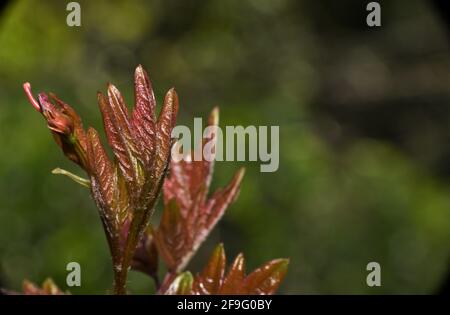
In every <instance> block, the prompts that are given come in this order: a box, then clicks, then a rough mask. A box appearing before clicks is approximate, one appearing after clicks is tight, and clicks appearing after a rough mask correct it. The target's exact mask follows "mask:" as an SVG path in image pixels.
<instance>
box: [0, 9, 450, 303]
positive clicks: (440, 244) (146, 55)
mask: <svg viewBox="0 0 450 315" xmlns="http://www.w3.org/2000/svg"><path fill="white" fill-rule="evenodd" d="M68 2H69V1H56V0H55V1H48V0H46V1H25V0H22V1H9V2H6V4H4V6H3V10H2V11H1V12H0V14H1V15H0V147H1V149H2V150H1V154H0V196H1V197H0V285H1V286H3V287H7V288H11V289H14V290H19V289H20V287H21V283H22V280H23V279H24V278H28V279H30V280H32V281H34V282H38V283H41V282H42V281H43V280H44V279H45V278H46V277H52V278H54V279H55V281H56V282H57V284H58V285H60V286H61V288H63V289H68V288H67V286H66V285H65V277H66V274H67V272H66V270H65V268H66V264H67V263H68V262H70V261H77V262H79V263H80V264H81V267H82V286H81V287H80V288H70V291H71V292H73V293H75V294H76V293H86V294H91V293H106V292H109V290H110V287H111V283H112V275H111V271H110V270H111V265H110V259H109V253H108V249H107V244H106V240H105V237H104V235H103V230H102V227H101V224H100V221H99V219H98V215H97V211H96V208H95V205H94V202H93V201H92V200H91V199H90V196H89V194H88V191H87V190H85V189H84V188H82V187H81V186H79V185H76V184H74V183H73V182H71V181H70V180H68V179H67V178H65V177H62V176H54V175H52V174H51V173H50V171H51V170H52V169H53V168H55V167H62V168H65V169H68V170H70V171H73V172H74V173H77V174H81V172H80V171H79V170H78V169H77V167H76V166H75V165H74V164H71V163H70V162H68V161H67V160H66V159H65V158H64V156H63V155H62V153H61V152H60V150H59V148H57V147H56V145H55V143H54V141H53V139H52V137H51V135H50V133H49V131H48V130H47V128H46V126H45V122H44V120H43V119H42V117H41V116H40V115H39V114H38V113H37V112H36V111H34V109H33V108H32V107H31V106H30V105H29V103H28V102H27V100H26V98H25V96H24V93H23V91H22V83H23V82H25V81H29V82H31V83H32V86H33V91H34V92H35V93H37V92H38V91H53V92H55V93H56V94H57V95H58V96H59V97H60V98H61V99H63V100H64V101H66V102H68V103H69V104H71V105H72V106H73V107H74V108H75V109H76V110H77V111H78V112H79V113H80V115H81V116H82V117H83V118H84V124H85V126H88V125H91V126H94V127H96V128H97V129H99V130H102V124H101V119H100V113H99V110H98V107H97V104H96V92H97V91H98V90H103V91H104V90H105V87H106V83H107V82H109V81H110V82H113V83H114V84H116V86H118V88H119V89H120V90H121V91H122V93H123V94H124V95H125V98H126V100H128V103H129V104H131V103H132V99H133V71H134V68H135V66H136V65H137V64H143V65H144V67H145V68H146V69H147V70H148V72H149V74H150V78H151V80H152V82H153V86H154V88H155V93H156V96H157V100H158V101H159V102H161V100H162V97H163V95H164V93H165V92H166V91H167V90H168V89H169V88H170V87H172V86H175V87H176V89H177V91H178V94H179V96H180V102H181V108H180V116H179V120H178V122H179V123H181V124H186V125H192V123H193V117H201V116H202V117H206V115H207V114H208V113H209V111H210V110H211V108H212V107H213V106H215V105H219V106H220V110H221V122H220V124H221V126H225V125H244V126H245V125H257V126H258V125H279V126H280V168H279V170H278V171H277V172H275V173H260V172H259V163H256V162H248V163H243V162H219V163H217V164H216V172H215V176H214V181H213V185H214V187H219V186H223V185H225V184H226V183H227V182H228V181H229V180H230V178H231V175H232V172H234V171H235V170H237V169H238V168H239V167H240V166H245V167H246V168H247V173H246V176H245V178H244V181H243V186H242V190H241V194H240V197H239V199H238V200H237V202H236V203H235V204H233V205H232V206H231V207H230V208H229V210H228V212H227V213H226V215H225V217H224V218H223V220H222V221H221V222H220V223H219V225H218V227H217V228H216V229H215V231H214V232H213V233H212V235H211V236H210V237H209V239H208V240H207V242H206V243H205V244H204V245H203V246H202V247H201V248H200V250H199V253H198V255H197V256H196V257H195V259H194V260H193V261H192V262H191V264H190V265H189V266H188V269H190V270H192V271H194V272H196V271H198V270H199V268H201V266H202V265H203V263H204V261H205V259H206V257H208V256H209V254H210V252H211V250H212V248H213V246H214V245H215V244H217V243H218V242H219V241H224V243H225V247H226V249H227V254H228V259H229V260H231V259H232V258H233V257H234V256H235V255H236V254H238V253H239V252H240V251H243V252H244V253H245V255H246V257H247V260H248V264H247V268H248V269H249V270H250V269H253V268H255V267H257V266H258V265H259V264H261V263H263V262H265V261H267V260H269V259H272V258H276V257H289V258H290V259H291V264H290V267H289V272H288V275H287V277H286V279H285V281H284V283H283V285H282V287H281V288H280V293H327V294H328V293H368V294H377V293H436V292H439V290H441V289H440V288H442V287H443V285H444V283H445V282H446V277H448V272H449V271H450V270H449V268H448V267H449V253H450V247H449V241H450V167H449V166H450V147H449V145H448V144H449V138H450V124H449V122H450V106H449V105H450V71H449V70H450V54H449V41H448V40H449V32H448V24H446V22H448V19H447V20H446V16H445V14H442V11H439V4H440V3H441V4H442V2H440V1H434V2H432V1H389V2H388V1H382V4H381V7H382V27H380V28H376V29H373V28H369V27H367V26H366V24H365V20H366V14H367V12H366V11H365V5H366V4H367V2H368V1H331V0H328V1H294V0H282V1H270V0H249V1H242V0H239V1H238V0H227V1H223V0H213V1H175V0H165V1H162V0H159V1H79V3H80V5H81V23H82V26H81V27H68V26H67V25H66V16H67V13H68V12H67V11H66V9H65V8H66V4H67V3H68ZM447 18H448V16H447ZM158 213H160V210H159V211H158ZM154 221H155V222H157V216H156V217H155V218H154ZM371 261H376V262H379V263H380V264H381V272H382V286H381V287H378V288H369V287H368V286H367V285H366V275H367V273H368V272H367V271H366V265H367V263H368V262H371ZM447 281H448V280H447ZM129 288H130V291H131V292H132V293H141V294H150V293H152V292H153V290H154V288H153V284H152V282H151V281H150V280H149V279H147V278H146V277H145V276H144V275H141V274H139V273H136V272H132V274H131V276H130V285H129Z"/></svg>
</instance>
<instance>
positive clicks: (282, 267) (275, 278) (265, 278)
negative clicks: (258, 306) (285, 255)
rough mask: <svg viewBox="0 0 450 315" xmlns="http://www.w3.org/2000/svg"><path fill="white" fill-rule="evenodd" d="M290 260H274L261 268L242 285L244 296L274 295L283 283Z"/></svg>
mask: <svg viewBox="0 0 450 315" xmlns="http://www.w3.org/2000/svg"><path fill="white" fill-rule="evenodd" d="M288 264H289V260H288V259H274V260H272V261H269V262H268V263H266V264H264V265H263V266H261V267H259V268H258V269H256V270H255V271H253V272H252V273H251V274H250V275H248V276H247V277H246V278H245V281H244V283H243V285H242V287H243V293H244V294H258V295H262V294H273V293H275V291H276V290H277V289H278V287H279V286H280V283H281V281H283V279H284V277H285V275H286V272H287V267H288Z"/></svg>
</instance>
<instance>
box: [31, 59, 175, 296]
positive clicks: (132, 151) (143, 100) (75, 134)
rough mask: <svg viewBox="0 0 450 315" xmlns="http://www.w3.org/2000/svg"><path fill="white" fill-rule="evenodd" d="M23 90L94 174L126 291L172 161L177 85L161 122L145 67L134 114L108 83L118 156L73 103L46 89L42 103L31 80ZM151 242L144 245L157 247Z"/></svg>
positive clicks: (138, 75)
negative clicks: (108, 150)
mask: <svg viewBox="0 0 450 315" xmlns="http://www.w3.org/2000/svg"><path fill="white" fill-rule="evenodd" d="M24 90H25V93H26V95H27V97H28V99H29V101H30V103H31V104H32V105H33V107H34V108H35V109H36V110H37V111H39V112H40V113H41V114H42V115H43V116H44V118H45V119H46V120H47V125H48V128H49V129H50V130H51V131H52V133H53V135H54V138H55V140H56V142H57V144H58V145H59V146H60V147H61V148H62V150H63V152H64V154H65V155H66V156H67V157H68V158H69V159H70V160H72V161H74V162H75V163H77V164H78V165H80V166H81V167H82V168H83V169H84V170H85V171H86V173H87V175H88V176H89V182H90V188H91V194H92V196H93V198H94V200H95V202H96V204H97V206H98V208H99V213H100V217H101V219H102V223H103V227H104V229H105V233H106V236H107V239H108V243H109V246H110V250H111V254H112V259H113V265H114V270H115V287H116V293H125V284H126V278H127V273H128V269H129V267H130V265H131V264H132V257H133V254H134V252H135V249H136V247H137V245H138V242H139V239H140V237H141V235H142V233H143V232H144V230H145V229H146V227H147V225H148V221H149V218H150V216H151V214H152V213H153V209H154V206H155V203H156V199H157V197H158V195H159V192H160V190H161V187H162V183H163V179H164V176H165V172H166V169H167V166H168V164H169V161H170V150H171V145H172V141H171V138H170V137H171V132H172V129H173V127H174V126H175V120H176V116H177V112H178V97H177V94H176V92H175V90H174V89H173V88H172V89H170V90H169V91H168V92H167V95H166V97H165V99H164V103H163V106H162V109H161V114H160V116H159V118H158V120H156V114H155V110H156V108H155V107H156V102H155V98H154V95H153V90H152V87H151V84H150V80H149V79H148V76H147V73H146V72H145V70H144V69H143V68H142V66H140V65H139V66H138V67H137V68H136V71H135V102H136V105H135V108H134V110H133V111H132V113H131V115H130V114H129V112H128V107H127V105H126V104H125V101H124V99H123V97H122V95H121V93H120V92H119V90H118V89H117V88H116V87H115V86H114V85H112V84H109V85H108V93H107V97H105V96H104V95H103V94H102V93H100V92H99V93H98V103H99V107H100V111H101V113H102V117H103V125H104V129H105V133H106V137H107V140H108V143H109V145H110V147H111V149H112V152H113V154H114V159H113V160H111V159H110V158H109V157H108V155H107V154H106V152H105V149H104V148H103V146H102V144H101V142H100V137H99V135H98V133H97V131H96V130H95V129H93V128H89V129H88V131H87V133H85V131H84V129H83V126H82V123H81V119H80V118H79V116H78V115H77V114H76V112H75V111H74V110H73V109H72V108H71V107H70V106H69V105H67V104H65V103H64V102H62V101H60V100H59V99H58V98H57V97H56V96H54V95H53V94H50V97H51V99H52V100H53V102H54V104H53V103H52V102H50V101H49V99H48V97H47V95H46V94H44V93H41V94H39V98H38V99H39V100H38V101H37V100H36V99H34V97H33V95H32V94H31V86H30V84H29V83H25V84H24ZM57 172H58V173H59V174H64V175H68V176H69V177H71V178H72V179H74V180H75V181H77V182H78V183H82V184H87V183H88V181H87V180H83V179H81V178H79V177H77V176H75V175H73V174H71V173H69V172H67V171H59V170H58V171H57ZM144 243H145V242H144ZM148 244H150V243H148ZM152 246H153V247H154V246H155V245H152ZM152 246H150V247H144V248H145V249H146V250H147V249H148V250H152Z"/></svg>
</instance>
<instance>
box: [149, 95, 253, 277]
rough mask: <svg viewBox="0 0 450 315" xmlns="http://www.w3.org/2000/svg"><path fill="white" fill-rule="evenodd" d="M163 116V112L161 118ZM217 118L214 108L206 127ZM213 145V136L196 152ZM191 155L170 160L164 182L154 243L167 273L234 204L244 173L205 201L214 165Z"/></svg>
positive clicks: (182, 262) (185, 259) (190, 253)
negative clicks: (161, 205) (159, 217)
mask: <svg viewBox="0 0 450 315" xmlns="http://www.w3.org/2000/svg"><path fill="white" fill-rule="evenodd" d="M169 92H170V91H169ZM168 94H169V93H168ZM170 97H171V96H170V95H168V96H166V98H170ZM164 115H165V114H164V111H163V112H162V113H161V116H163V117H164ZM218 115H219V114H218V109H217V108H215V109H214V110H213V111H212V112H211V115H210V117H209V126H211V127H214V126H217V124H218V118H219V117H218ZM167 117H169V115H167ZM161 119H162V118H161V117H160V120H161ZM166 121H169V118H166ZM215 141H216V135H215V134H212V135H210V137H209V138H206V139H204V141H203V142H202V145H201V146H200V147H199V148H198V149H197V150H201V151H203V149H204V147H205V144H206V143H209V145H210V146H212V147H213V148H214V146H215ZM194 154H195V153H192V158H190V159H183V160H181V161H179V162H178V161H175V160H172V161H171V164H170V173H169V175H168V177H167V178H166V180H165V181H164V186H163V193H164V212H163V216H162V220H161V223H160V225H159V227H158V228H157V229H155V231H154V240H155V243H156V247H157V249H158V252H159V253H160V255H161V257H162V259H163V260H164V262H165V263H166V265H167V267H168V268H169V271H170V272H179V271H181V270H182V269H183V268H184V267H185V266H186V264H187V263H188V262H189V260H190V259H191V257H192V256H193V255H194V254H195V252H196V251H197V249H198V248H199V246H200V245H201V244H202V242H203V241H204V240H205V239H206V237H207V236H208V234H209V233H210V232H211V230H212V229H213V227H214V226H215V225H216V223H217V221H218V220H219V219H220V218H221V217H222V215H223V214H224V212H225V210H226V208H227V207H228V206H229V205H230V204H231V203H232V202H233V201H234V200H235V198H236V196H237V194H238V191H239V186H240V183H241V181H242V178H243V176H244V169H240V170H239V171H238V172H237V173H236V174H235V175H234V177H233V179H232V180H231V183H230V184H229V185H228V186H226V187H225V188H224V189H219V190H217V191H216V192H214V193H213V194H212V196H211V197H210V198H208V196H207V195H208V190H209V185H210V182H211V178H212V173H213V162H212V160H211V161H208V160H207V159H202V160H200V161H195V159H194V158H193V155H194Z"/></svg>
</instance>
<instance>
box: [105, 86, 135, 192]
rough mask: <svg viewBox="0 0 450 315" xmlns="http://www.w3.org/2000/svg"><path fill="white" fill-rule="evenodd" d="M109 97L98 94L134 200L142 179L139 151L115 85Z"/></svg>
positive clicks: (112, 146) (126, 112) (109, 138)
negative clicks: (138, 157) (140, 175)
mask: <svg viewBox="0 0 450 315" xmlns="http://www.w3.org/2000/svg"><path fill="white" fill-rule="evenodd" d="M108 97H109V100H107V99H106V98H105V96H104V95H103V94H102V93H98V103H99V106H100V110H101V112H102V116H103V124H104V127H105V132H106V137H107V139H108V143H109V145H110V146H111V149H112V151H113V153H114V155H115V157H116V159H117V162H118V165H119V168H120V171H121V174H122V176H123V177H124V179H125V182H126V183H127V186H128V190H129V191H130V193H131V195H132V196H133V197H134V198H137V195H138V194H139V191H140V185H139V184H140V182H142V177H139V166H138V159H137V155H138V153H137V152H138V150H137V148H136V145H135V143H134V141H133V135H132V133H131V126H130V122H129V119H128V109H127V107H126V105H125V103H124V101H123V99H122V96H121V95H120V92H119V91H118V90H117V89H116V87H114V86H113V85H109V86H108Z"/></svg>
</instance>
